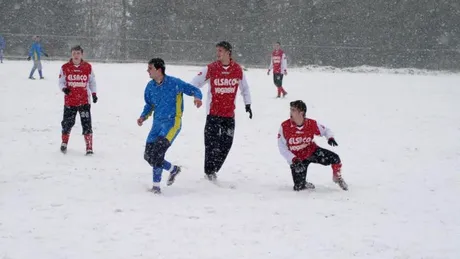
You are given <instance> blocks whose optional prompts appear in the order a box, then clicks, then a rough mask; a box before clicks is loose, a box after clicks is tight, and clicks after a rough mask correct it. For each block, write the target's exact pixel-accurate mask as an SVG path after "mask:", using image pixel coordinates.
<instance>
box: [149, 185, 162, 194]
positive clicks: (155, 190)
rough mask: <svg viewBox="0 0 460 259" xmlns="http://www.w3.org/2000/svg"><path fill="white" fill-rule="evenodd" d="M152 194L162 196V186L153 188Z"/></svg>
mask: <svg viewBox="0 0 460 259" xmlns="http://www.w3.org/2000/svg"><path fill="white" fill-rule="evenodd" d="M150 191H151V192H153V193H155V194H161V188H160V186H155V185H154V186H153V187H152V189H150Z"/></svg>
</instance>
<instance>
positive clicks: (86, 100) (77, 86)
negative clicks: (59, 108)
mask: <svg viewBox="0 0 460 259" xmlns="http://www.w3.org/2000/svg"><path fill="white" fill-rule="evenodd" d="M59 87H60V88H61V90H62V89H64V88H68V89H70V93H69V94H66V95H64V105H65V106H80V105H85V104H90V103H91V99H90V98H91V93H93V94H96V80H95V76H94V72H93V69H92V67H91V64H89V63H88V62H86V61H83V60H82V61H81V63H80V64H79V65H74V63H73V62H72V60H70V61H69V62H67V63H65V64H64V65H62V67H61V72H60V74H59Z"/></svg>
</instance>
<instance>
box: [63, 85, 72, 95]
mask: <svg viewBox="0 0 460 259" xmlns="http://www.w3.org/2000/svg"><path fill="white" fill-rule="evenodd" d="M62 91H63V92H64V93H65V94H66V95H68V94H69V93H70V89H69V88H67V87H65V88H62Z"/></svg>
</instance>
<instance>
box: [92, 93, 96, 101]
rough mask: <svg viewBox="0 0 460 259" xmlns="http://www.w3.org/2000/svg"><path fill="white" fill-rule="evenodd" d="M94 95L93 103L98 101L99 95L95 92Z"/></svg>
mask: <svg viewBox="0 0 460 259" xmlns="http://www.w3.org/2000/svg"><path fill="white" fill-rule="evenodd" d="M92 96H93V103H97V95H96V93H93V94H92Z"/></svg>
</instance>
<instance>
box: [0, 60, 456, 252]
mask: <svg viewBox="0 0 460 259" xmlns="http://www.w3.org/2000/svg"><path fill="white" fill-rule="evenodd" d="M61 64H62V62H48V61H45V62H44V64H43V65H44V76H45V80H35V81H32V80H28V79H27V77H28V73H29V69H30V68H31V66H32V63H31V62H26V61H24V62H22V61H8V60H7V61H5V63H4V64H0V110H1V112H0V127H1V134H0V259H29V258H36V259H51V258H53V259H54V258H56V259H58V258H59V259H60V258H68V259H81V258H85V259H92V258H94V259H105V258H107V259H128V258H155V259H160V258H167V259H172V258H190V259H191V258H193V259H207V258H224V259H228V258H232V259H235V258H238V259H240V258H251V259H256V258H257V259H258V258H260V259H262V258H276V259H280V258H286V259H295V258H299V259H300V258H302V259H306V258H315V259H319V258H340V259H344V258H366V259H369V258H376V259H377V258H379V259H383V258H400V259H402V258H411V259H412V258H414V259H415V258H426V259H428V258H439V259H455V258H460V202H459V197H460V102H459V98H460V75H459V74H457V75H449V74H444V75H442V74H441V75H401V74H399V75H396V74H387V73H368V74H364V73H345V72H344V73H331V72H327V71H326V72H322V71H319V70H313V71H306V70H291V71H290V74H289V75H288V76H287V77H285V84H284V85H285V88H286V90H287V91H288V92H289V95H288V96H287V97H286V99H275V98H274V96H275V94H276V89H275V87H274V86H273V83H272V76H267V75H266V70H265V69H261V70H257V69H250V70H249V71H248V72H247V77H248V81H249V83H250V86H251V91H252V98H253V105H252V106H253V112H254V118H253V119H252V120H250V119H249V118H248V117H247V114H246V113H245V112H244V105H243V101H242V98H241V96H238V102H237V117H236V133H235V142H234V145H233V149H232V150H231V152H230V155H229V157H228V159H227V161H226V163H225V165H224V167H223V169H222V170H221V172H220V173H219V177H220V180H221V181H222V182H223V183H224V185H234V186H235V188H234V189H232V188H225V187H217V186H215V185H212V184H210V183H209V182H206V181H205V180H204V179H203V161H204V158H203V155H204V143H203V128H204V123H205V109H204V107H202V108H201V109H199V110H197V109H196V108H195V107H194V106H193V102H192V98H185V112H184V118H183V127H182V131H181V133H180V135H179V136H178V137H177V139H176V142H175V143H174V145H173V146H172V147H171V149H170V150H169V152H168V153H167V158H168V159H169V160H171V161H172V162H174V163H179V164H180V165H182V166H183V173H182V174H181V175H180V176H179V177H178V178H177V181H176V183H175V184H174V185H172V186H170V187H167V186H165V184H163V185H164V187H163V195H161V196H155V195H154V194H152V193H150V192H148V191H147V189H148V188H150V185H151V178H152V177H151V169H150V167H149V166H148V164H147V163H146V162H145V161H144V160H143V151H144V143H145V138H146V136H147V133H148V131H149V130H150V126H151V120H149V121H148V123H146V124H145V125H144V126H143V127H138V126H137V124H136V119H137V118H138V117H139V115H140V113H141V111H142V108H143V91H144V87H145V85H146V83H147V82H148V80H149V78H148V74H147V72H146V68H147V65H146V64H94V68H95V72H96V76H97V82H98V89H99V91H98V95H99V102H98V103H97V104H95V105H93V108H92V112H93V125H94V152H95V154H94V156H92V157H87V156H85V155H84V140H83V137H82V136H81V135H80V133H81V126H80V123H79V120H77V123H76V125H75V127H74V130H73V133H72V135H71V137H70V142H69V152H68V153H67V155H63V154H61V153H60V152H59V145H60V121H61V116H62V105H63V93H61V92H60V91H59V90H58V86H57V84H58V73H59V67H60V65H61ZM198 69H199V68H197V67H185V66H167V68H166V72H167V74H170V75H173V76H179V77H181V78H182V79H184V80H186V81H189V80H191V78H192V77H193V76H194V75H195V73H196V72H197V71H198ZM36 77H37V78H38V75H36ZM204 92H206V89H205V90H204ZM294 99H303V100H304V101H305V102H306V103H307V106H308V112H307V115H308V116H309V117H311V118H315V119H317V120H318V121H319V122H321V123H323V124H325V125H326V126H328V127H330V128H331V129H332V130H333V131H334V132H335V134H336V140H337V142H338V144H339V146H338V147H335V148H332V147H330V146H328V145H327V143H326V141H325V139H317V143H318V144H319V145H321V146H323V147H325V148H330V149H331V150H333V151H335V152H337V153H338V154H339V155H340V156H341V158H342V161H343V176H344V178H345V180H346V181H347V182H348V184H349V187H350V190H349V191H348V192H344V191H342V190H341V189H339V187H338V186H336V185H335V184H334V183H333V182H332V172H331V168H330V167H322V166H319V165H312V166H310V168H309V175H308V179H309V180H310V181H312V182H313V183H315V184H316V187H317V189H316V190H314V191H304V192H293V191H292V179H291V175H290V171H289V167H288V166H287V164H286V162H285V161H284V160H283V158H282V157H281V155H280V154H279V153H278V149H277V142H276V141H277V132H278V128H279V125H280V123H281V122H282V121H283V120H285V119H287V118H288V116H289V102H290V101H291V100H294ZM166 176H167V174H166V173H165V174H164V181H165V180H166Z"/></svg>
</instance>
